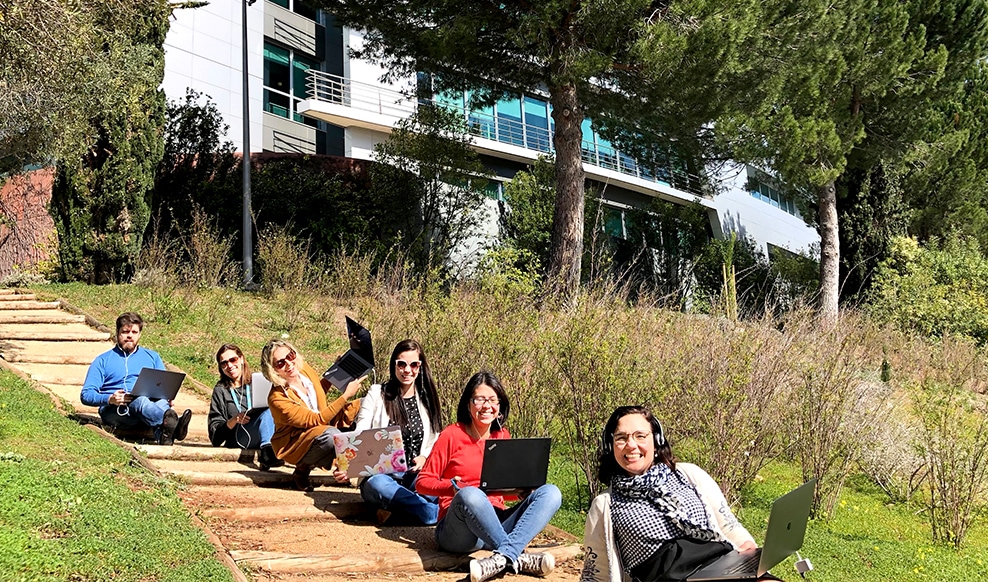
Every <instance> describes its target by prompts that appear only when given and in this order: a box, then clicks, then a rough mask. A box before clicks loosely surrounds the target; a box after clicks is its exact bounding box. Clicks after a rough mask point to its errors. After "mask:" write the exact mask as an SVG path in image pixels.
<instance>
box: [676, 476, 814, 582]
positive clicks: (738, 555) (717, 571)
mask: <svg viewBox="0 0 988 582" xmlns="http://www.w3.org/2000/svg"><path fill="white" fill-rule="evenodd" d="M815 486H816V479H810V480H809V481H807V482H806V483H804V484H802V485H800V486H799V487H797V488H795V489H793V490H792V491H790V492H789V493H786V494H785V495H783V496H782V497H780V498H778V499H776V500H775V502H774V503H772V512H771V513H770V514H769V517H768V529H767V530H766V531H765V545H763V546H762V547H760V548H758V549H755V550H750V551H747V552H729V553H727V554H724V555H723V556H721V557H719V558H717V559H716V560H714V561H713V562H712V563H710V564H707V565H706V566H703V567H701V568H700V569H699V570H697V571H696V572H693V573H692V574H691V575H689V576H688V577H687V578H686V579H687V580H689V581H691V582H692V581H694V580H752V579H756V578H758V577H760V576H761V575H763V574H765V573H766V572H768V571H769V568H772V567H774V566H775V565H776V564H778V563H779V562H781V561H782V560H785V559H786V558H788V557H789V556H791V555H792V554H794V553H795V552H796V551H797V550H799V548H801V547H802V546H803V537H804V536H805V535H806V522H807V521H808V520H809V517H810V506H811V505H812V503H813V488H814V487H815Z"/></svg>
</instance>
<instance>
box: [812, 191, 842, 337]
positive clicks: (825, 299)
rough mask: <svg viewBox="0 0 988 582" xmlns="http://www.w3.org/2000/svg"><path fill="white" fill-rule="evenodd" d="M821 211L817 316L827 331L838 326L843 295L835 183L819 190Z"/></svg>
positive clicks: (818, 201)
mask: <svg viewBox="0 0 988 582" xmlns="http://www.w3.org/2000/svg"><path fill="white" fill-rule="evenodd" d="M817 204H818V206H819V212H820V297H819V306H818V315H819V318H820V323H821V324H822V325H823V326H824V327H827V328H830V327H833V325H834V324H835V323H837V296H838V294H839V292H840V239H839V238H838V227H837V188H835V187H834V181H833V180H830V181H829V182H827V183H826V184H824V185H822V186H819V187H818V188H817Z"/></svg>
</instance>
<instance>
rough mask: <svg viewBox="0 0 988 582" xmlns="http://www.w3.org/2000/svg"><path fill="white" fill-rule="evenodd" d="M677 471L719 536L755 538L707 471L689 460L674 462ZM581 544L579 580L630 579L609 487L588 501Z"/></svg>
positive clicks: (734, 541)
mask: <svg viewBox="0 0 988 582" xmlns="http://www.w3.org/2000/svg"><path fill="white" fill-rule="evenodd" d="M676 470H677V471H679V472H681V473H682V474H683V476H684V477H686V480H687V481H689V482H690V483H692V484H693V485H694V486H695V487H696V491H697V493H699V495H700V500H701V501H702V502H703V506H704V507H705V508H706V510H707V520H708V521H709V522H710V524H711V525H712V526H713V530H714V533H716V534H717V535H718V537H719V538H720V539H726V540H727V541H728V542H730V543H731V545H733V546H734V547H735V548H737V547H738V546H740V545H742V544H743V543H745V542H749V541H750V542H754V541H755V539H754V538H752V537H751V534H750V533H748V530H746V529H745V528H744V526H743V525H741V522H739V521H738V518H737V517H735V516H734V512H732V511H731V508H730V507H729V506H728V505H727V500H726V499H725V498H724V494H723V493H722V492H721V490H720V487H719V486H718V485H717V482H716V481H714V480H713V478H712V477H711V476H710V475H708V474H707V472H706V471H704V470H703V469H701V468H700V467H697V466H696V465H693V464H690V463H676ZM583 545H584V551H585V555H584V558H583V570H582V571H581V572H580V582H630V581H631V577H630V576H629V575H628V573H627V572H625V570H624V565H623V564H622V562H621V552H620V550H619V549H618V545H617V540H616V539H615V538H614V526H613V523H612V522H611V493H610V489H608V490H607V492H605V493H601V494H600V495H598V496H597V497H596V498H594V500H593V503H591V504H590V511H589V513H587V523H586V526H585V527H584V531H583Z"/></svg>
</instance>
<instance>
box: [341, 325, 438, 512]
mask: <svg viewBox="0 0 988 582" xmlns="http://www.w3.org/2000/svg"><path fill="white" fill-rule="evenodd" d="M390 370H391V377H390V378H389V379H388V381H387V382H386V383H385V384H384V385H383V386H382V385H381V384H374V385H372V386H371V387H370V390H369V391H368V392H367V395H366V396H364V398H363V400H362V401H361V404H360V412H359V413H357V425H356V427H355V428H354V430H356V431H357V432H359V431H362V430H367V429H371V428H383V427H386V426H394V425H397V426H400V427H401V438H402V441H403V442H404V444H405V458H406V459H410V461H411V462H410V463H409V469H408V471H406V472H404V473H394V474H391V475H373V476H371V477H368V478H367V479H364V480H363V481H362V482H361V484H360V496H361V497H363V499H364V501H366V502H367V503H370V504H371V505H373V506H375V507H377V508H378V511H377V519H378V522H379V523H382V524H383V523H384V522H385V521H386V520H387V519H388V517H390V515H391V513H393V512H400V513H402V514H405V515H410V516H412V517H413V518H415V519H416V520H418V521H419V522H420V523H422V524H424V525H433V524H435V523H436V518H437V516H438V515H439V505H438V504H437V502H436V499H435V498H434V497H426V496H423V495H419V494H418V493H416V492H415V479H416V478H417V477H418V474H419V470H420V469H422V466H423V465H424V464H425V459H426V457H428V456H429V453H430V452H431V451H432V446H433V444H435V442H436V439H437V438H438V437H439V431H440V430H442V426H443V425H442V411H441V409H440V407H439V394H438V393H437V391H436V383H435V382H434V381H433V379H432V372H430V371H429V362H428V360H426V358H425V352H424V351H423V350H422V346H421V345H419V343H418V342H417V341H415V340H411V339H407V340H404V341H401V342H398V345H396V346H395V349H394V350H393V351H392V352H391V365H390ZM338 478H339V477H338Z"/></svg>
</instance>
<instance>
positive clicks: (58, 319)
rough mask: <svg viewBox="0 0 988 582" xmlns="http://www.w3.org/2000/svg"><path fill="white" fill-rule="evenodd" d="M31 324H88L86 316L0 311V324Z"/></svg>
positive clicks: (37, 311)
mask: <svg viewBox="0 0 988 582" xmlns="http://www.w3.org/2000/svg"><path fill="white" fill-rule="evenodd" d="M0 307H2V306H0ZM31 323H86V316H85V315H73V314H71V313H66V312H64V311H56V310H51V309H22V310H17V311H4V310H2V309H0V324H31Z"/></svg>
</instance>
